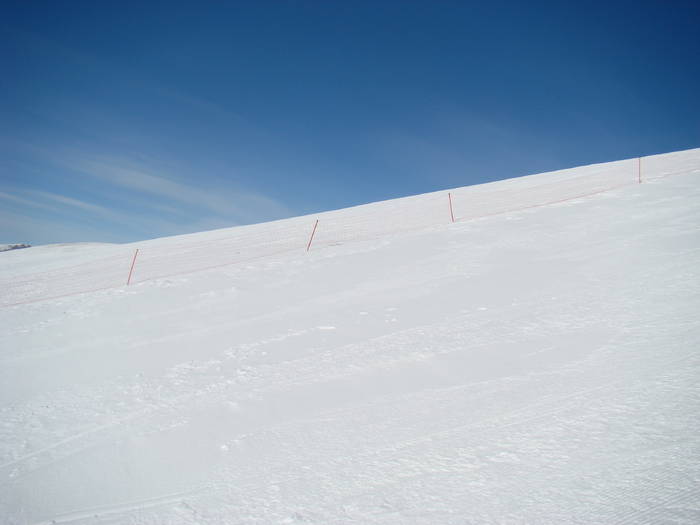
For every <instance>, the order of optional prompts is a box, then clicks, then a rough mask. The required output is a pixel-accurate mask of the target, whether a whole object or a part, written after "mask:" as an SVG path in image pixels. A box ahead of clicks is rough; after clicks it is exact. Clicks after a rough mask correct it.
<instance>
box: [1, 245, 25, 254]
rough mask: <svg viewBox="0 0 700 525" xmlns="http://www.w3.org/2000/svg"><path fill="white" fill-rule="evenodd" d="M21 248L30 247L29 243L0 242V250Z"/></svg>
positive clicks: (6, 250) (7, 250)
mask: <svg viewBox="0 0 700 525" xmlns="http://www.w3.org/2000/svg"><path fill="white" fill-rule="evenodd" d="M22 248H31V245H30V244H0V252H9V251H10V250H20V249H22Z"/></svg>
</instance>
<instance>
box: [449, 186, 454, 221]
mask: <svg viewBox="0 0 700 525" xmlns="http://www.w3.org/2000/svg"><path fill="white" fill-rule="evenodd" d="M447 198H448V200H449V201H450V218H451V219H452V222H455V214H454V213H452V193H450V192H447Z"/></svg>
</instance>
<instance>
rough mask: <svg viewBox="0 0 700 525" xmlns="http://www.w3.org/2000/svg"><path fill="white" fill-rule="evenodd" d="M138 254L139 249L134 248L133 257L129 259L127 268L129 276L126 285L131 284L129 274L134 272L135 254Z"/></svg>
mask: <svg viewBox="0 0 700 525" xmlns="http://www.w3.org/2000/svg"><path fill="white" fill-rule="evenodd" d="M138 254H139V249H138V248H136V251H135V252H134V258H133V259H132V260H131V268H130V269H129V278H128V279H127V280H126V285H127V286H129V284H131V274H132V273H134V264H136V256H137V255H138Z"/></svg>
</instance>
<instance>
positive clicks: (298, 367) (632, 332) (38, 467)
mask: <svg viewBox="0 0 700 525" xmlns="http://www.w3.org/2000/svg"><path fill="white" fill-rule="evenodd" d="M640 179H641V181H642V183H641V184H640V183H639V182H640ZM447 193H448V192H439V193H434V194H427V195H421V196H416V197H410V198H407V199H399V200H396V201H387V202H382V203H375V204H371V205H366V206H360V207H356V208H350V209H347V210H338V211H334V212H327V213H325V214H321V215H319V216H313V217H299V218H295V219H290V220H286V221H277V222H274V223H267V224H262V225H255V226H248V227H243V228H234V229H228V230H219V231H214V232H205V233H201V234H195V235H187V236H180V237H173V238H168V239H156V240H152V241H145V242H141V243H136V244H133V245H126V246H124V245H92V246H91V245H82V246H81V245H79V246H60V247H58V246H56V247H50V246H49V247H39V248H37V247H35V248H31V249H28V250H17V251H12V252H8V253H5V254H3V256H2V258H0V259H2V260H0V290H2V291H1V292H0V305H1V306H0V323H1V328H2V350H0V522H2V523H12V524H15V523H17V524H25V523H75V524H86V523H114V524H117V523H119V524H121V523H128V524H142V525H144V524H166V523H184V524H195V523H197V524H219V523H222V524H223V523H226V524H229V523H241V524H269V523H319V524H330V523H358V524H373V523H392V524H393V523H401V524H404V523H405V524H438V523H439V524H450V523H454V524H457V523H460V524H462V523H606V524H614V523H661V522H668V523H697V522H699V521H700V503H698V502H699V501H700V488H699V487H700V485H699V484H698V480H699V479H700V438H699V437H698V436H700V422H699V420H698V418H697V414H698V413H700V384H699V383H700V381H698V379H700V373H699V372H700V353H699V352H698V350H699V349H700V317H699V316H698V313H697V312H700V286H699V284H700V282H699V276H698V272H699V270H698V269H699V268H700V150H690V151H686V152H679V153H674V154H668V155H660V156H655V157H647V158H644V159H642V160H641V161H639V160H638V159H633V160H629V161H620V162H617V163H609V164H602V165H596V166H589V167H584V168H576V169H573V170H565V171H562V172H556V173H549V174H542V175H534V176H531V177H523V178H520V179H513V180H509V181H502V182H499V183H493V184H487V185H482V186H476V187H471V188H460V189H456V190H450V192H449V197H448V195H447ZM449 199H451V200H452V204H453V209H452V215H453V216H454V218H455V222H454V223H452V216H451V215H450V210H449ZM316 219H318V227H317V231H316V233H315V236H314V241H313V243H312V245H311V249H310V251H308V252H307V251H306V247H307V245H308V241H309V236H310V234H311V230H312V228H313V226H314V224H316V222H315V221H316ZM137 248H138V250H139V255H138V257H137V259H136V263H135V265H134V272H133V275H132V281H131V283H132V284H131V285H130V286H128V287H127V286H125V282H126V279H127V274H128V272H129V270H130V266H131V262H132V261H133V255H134V251H135V249H137Z"/></svg>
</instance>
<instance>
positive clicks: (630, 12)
mask: <svg viewBox="0 0 700 525" xmlns="http://www.w3.org/2000/svg"><path fill="white" fill-rule="evenodd" d="M8 4H11V3H8ZM14 4H16V5H14V6H12V5H5V6H4V7H2V8H0V35H2V36H0V39H1V43H2V45H1V46H0V64H1V65H2V75H0V117H1V118H0V224H1V226H0V243H9V242H29V243H32V244H43V243H51V242H72V241H105V242H127V241H133V240H139V239H146V238H153V237H160V236H164V235H173V234H178V233H188V232H194V231H200V230H205V229H212V228H219V227H226V226H233V225H236V224H246V223H253V222H261V221H265V220H271V219H277V218H283V217H289V216H293V215H301V214H307V213H313V212H317V211H322V210H327V209H334V208H340V207H345V206H351V205H355V204H361V203H366V202H372V201H377V200H383V199H390V198H395V197H400V196H405V195H411V194H416V193H423V192H427V191H435V190H440V189H444V188H449V187H456V186H464V185H469V184H475V183H480V182H486V181H491V180H496V179H503V178H510V177H515V176H520V175H526V174H529V173H536V172H541V171H547V170H554V169H560V168H566V167H573V166H576V165H581V164H590V163H594V162H604V161H610V160H616V159H621V158H628V157H634V156H639V155H647V154H653V153H662V152H666V151H673V150H680V149H687V148H692V147H698V146H700V96H699V95H698V93H699V92H700V31H699V30H698V26H699V24H700V4H699V3H698V2H687V3H685V2H600V3H597V2H580V3H571V2H498V1H496V2H486V3H471V2H428V1H426V2H410V1H407V2H378V1H374V2H327V1H318V2H291V1H289V2H264V1H259V2H257V1H256V2H245V3H243V2H240V3H238V2H211V3H206V2H178V1H170V2H75V1H74V2H47V3H44V4H42V3H41V2H14Z"/></svg>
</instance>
